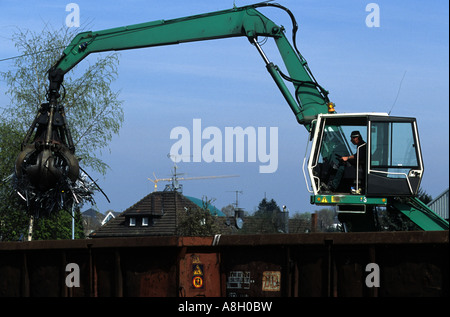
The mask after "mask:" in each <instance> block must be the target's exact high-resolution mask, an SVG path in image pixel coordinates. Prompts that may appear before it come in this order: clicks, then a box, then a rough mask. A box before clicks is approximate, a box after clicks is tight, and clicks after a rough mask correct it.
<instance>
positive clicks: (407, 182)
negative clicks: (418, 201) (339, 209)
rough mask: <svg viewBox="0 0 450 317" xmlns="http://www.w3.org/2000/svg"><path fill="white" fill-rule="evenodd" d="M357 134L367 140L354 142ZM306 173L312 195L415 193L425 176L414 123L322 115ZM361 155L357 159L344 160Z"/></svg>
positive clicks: (382, 117) (384, 117)
mask: <svg viewBox="0 0 450 317" xmlns="http://www.w3.org/2000/svg"><path fill="white" fill-rule="evenodd" d="M356 132H358V133H359V134H360V136H361V138H362V140H363V142H361V143H360V144H359V145H355V144H354V143H353V142H351V138H350V136H351V134H352V133H356ZM312 133H313V140H314V142H313V144H312V147H311V154H310V156H309V161H308V173H309V178H310V183H311V186H312V191H313V192H314V195H326V194H342V195H364V196H366V197H391V196H411V195H416V194H417V192H418V190H419V185H420V181H421V178H422V174H423V164H422V156H421V151H420V144H419V138H418V132H417V125H416V120H415V119H414V118H406V117H391V116H388V115H387V114H373V113H370V114H319V115H318V117H317V121H316V122H315V124H314V130H313V132H312ZM355 153H356V154H357V155H356V157H355V160H352V161H350V160H349V161H346V162H344V161H343V160H342V157H348V156H352V155H354V154H355Z"/></svg>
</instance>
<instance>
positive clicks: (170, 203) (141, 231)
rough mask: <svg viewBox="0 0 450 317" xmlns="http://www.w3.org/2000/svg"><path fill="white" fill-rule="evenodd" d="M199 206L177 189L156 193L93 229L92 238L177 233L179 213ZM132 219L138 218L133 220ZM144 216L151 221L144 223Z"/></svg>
mask: <svg viewBox="0 0 450 317" xmlns="http://www.w3.org/2000/svg"><path fill="white" fill-rule="evenodd" d="M197 207H198V205H197V204H195V203H194V202H192V201H191V200H190V199H187V198H186V197H184V196H183V195H182V194H180V193H178V192H176V191H165V192H153V193H151V194H149V195H147V196H145V197H144V198H142V199H141V200H139V201H138V202H137V203H135V204H134V205H133V206H131V207H129V208H127V209H126V210H125V211H124V212H122V213H121V214H120V215H118V216H116V218H114V219H111V220H110V221H108V222H107V223H106V224H105V225H104V226H102V227H100V228H99V229H98V230H96V231H95V232H93V233H92V234H91V235H90V237H91V238H99V237H130V236H167V235H175V234H176V229H177V226H176V223H177V220H176V213H177V211H183V210H185V208H197ZM130 218H134V219H135V221H136V222H135V223H134V225H133V223H131V225H130ZM142 218H146V220H147V222H146V223H143V222H142Z"/></svg>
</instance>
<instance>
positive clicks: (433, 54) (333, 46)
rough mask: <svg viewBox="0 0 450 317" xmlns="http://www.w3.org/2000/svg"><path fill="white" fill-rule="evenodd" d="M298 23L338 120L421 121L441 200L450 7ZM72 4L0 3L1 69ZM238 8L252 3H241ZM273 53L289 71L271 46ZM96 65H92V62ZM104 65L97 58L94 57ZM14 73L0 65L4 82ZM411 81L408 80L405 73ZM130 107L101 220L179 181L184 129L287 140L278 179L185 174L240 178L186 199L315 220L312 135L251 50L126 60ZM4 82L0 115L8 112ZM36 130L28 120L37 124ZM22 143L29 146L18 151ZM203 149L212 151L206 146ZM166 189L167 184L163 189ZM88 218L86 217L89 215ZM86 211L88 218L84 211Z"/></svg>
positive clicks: (145, 13)
mask: <svg viewBox="0 0 450 317" xmlns="http://www.w3.org/2000/svg"><path fill="white" fill-rule="evenodd" d="M74 2H75V3H77V4H78V6H79V8H80V22H81V24H82V25H88V29H91V30H93V31H95V30H101V29H106V28H112V27H118V26H123V25H129V24H135V23H141V22H147V21H153V20H159V19H171V18H178V17H183V16H189V15H193V14H199V13H206V12H212V11H216V10H223V9H229V8H231V7H232V6H233V0H226V1H209V0H196V1H192V2H188V1H180V0H167V1H141V0H135V1H84V0H83V1H81V0H80V1H74ZM279 2H280V4H282V5H284V6H286V7H288V8H289V9H290V10H291V11H292V12H293V13H294V15H295V16H296V18H297V22H298V23H299V31H298V33H297V45H298V47H299V50H300V51H301V53H302V54H303V56H304V57H305V58H306V59H307V61H308V63H309V66H310V68H311V70H312V71H313V73H314V75H315V77H316V79H317V80H318V81H319V83H320V84H321V85H322V86H323V87H325V88H326V89H327V90H328V91H329V92H330V95H329V96H330V99H331V100H332V101H334V102H335V104H336V106H337V108H336V110H337V111H338V112H341V113H342V112H368V111H371V112H372V111H373V112H388V111H389V110H390V109H391V107H392V105H393V103H394V100H395V99H396V96H397V92H398V89H399V86H400V82H401V80H402V77H403V75H404V74H405V77H404V79H403V82H402V85H401V89H400V93H399V95H398V99H397V101H396V103H395V106H394V108H393V110H392V113H391V114H392V115H399V116H412V117H416V118H417V120H418V125H419V133H420V136H421V141H422V143H421V145H422V152H423V158H424V163H425V175H424V178H423V182H422V187H423V189H424V190H425V191H426V192H427V193H429V194H431V195H432V196H433V197H435V196H437V195H439V194H440V193H441V192H443V191H444V190H445V189H447V188H448V183H449V167H448V166H449V123H448V122H449V90H448V87H449V34H448V30H449V7H448V2H447V1H443V0H434V1H427V2H426V1H384V0H383V1H373V2H375V3H376V4H378V6H379V8H380V26H379V27H376V28H369V27H367V26H366V24H365V19H366V16H367V15H368V14H369V12H366V11H365V8H366V5H367V4H368V3H370V2H372V1H356V0H355V1H340V2H336V1H332V0H304V1H299V0H295V1H294V0H285V1H281V0H280V1H279ZM68 3H70V1H49V0H41V1H31V0H26V1H12V0H11V1H9V0H0V9H1V10H0V47H1V50H0V59H2V58H7V57H11V56H15V55H17V50H16V49H15V47H14V46H13V44H12V42H11V40H10V37H11V34H12V33H13V32H14V30H15V27H20V28H24V29H27V28H29V29H33V30H39V29H42V28H43V25H44V24H45V23H50V24H51V25H52V26H54V27H55V28H57V27H59V26H62V25H64V22H65V19H66V16H67V15H68V14H69V13H68V12H66V11H65V8H66V5H67V4H68ZM235 3H236V5H237V6H242V5H246V4H250V3H252V2H250V1H240V0H236V1H235ZM261 11H262V12H263V13H264V14H265V15H266V16H268V17H269V18H270V19H272V20H273V21H274V22H275V23H277V24H279V25H284V26H285V27H286V29H287V30H288V32H289V33H290V26H291V24H290V20H289V18H288V16H287V15H286V14H284V13H283V12H282V11H279V10H277V9H261ZM263 48H264V50H265V52H266V53H267V55H268V57H269V59H270V60H272V61H273V62H274V63H275V64H278V65H280V66H281V67H282V66H283V64H282V61H281V59H280V56H279V54H278V52H277V51H276V49H275V47H274V45H273V43H272V41H271V40H270V39H269V40H268V41H267V43H266V44H265V45H264V47H263ZM89 58H91V57H89ZM92 58H95V57H92ZM11 65H12V63H11V62H0V70H1V71H6V70H8V68H9V67H11ZM405 72H406V73H405ZM113 85H114V89H117V90H120V91H121V94H120V98H121V99H122V100H124V104H123V107H124V111H125V122H124V125H123V128H122V130H121V132H120V135H119V136H116V137H114V139H113V141H112V142H111V144H110V150H111V151H110V152H109V151H104V153H103V154H102V158H103V159H104V160H105V162H106V163H108V164H109V165H110V167H111V170H109V171H108V172H107V174H106V176H104V177H103V176H101V175H97V174H95V173H92V174H91V175H92V176H93V177H94V178H96V179H98V182H99V184H100V185H101V187H102V188H103V190H104V191H105V192H106V193H107V195H108V196H109V198H110V199H111V203H109V204H108V203H107V202H106V200H105V199H104V198H103V197H102V196H101V195H98V196H96V200H97V206H98V208H99V210H100V211H102V212H104V211H106V210H108V209H113V210H115V211H123V210H125V209H126V208H127V207H129V206H131V205H132V204H134V203H135V202H137V201H138V200H140V199H141V198H142V197H143V196H145V195H146V194H148V193H150V192H151V191H153V183H151V182H150V181H148V180H147V178H148V177H153V173H155V174H156V175H157V176H158V177H159V178H166V177H170V174H171V169H172V167H173V163H172V162H171V161H170V160H169V159H168V157H167V154H168V153H169V151H170V148H171V146H172V145H173V144H174V142H175V141H176V140H171V139H170V137H169V136H170V132H171V130H172V129H173V128H175V127H177V126H183V127H186V128H188V129H189V130H191V131H192V124H193V119H195V118H199V119H201V121H202V128H206V127H208V126H213V127H218V128H219V129H220V130H221V131H222V132H223V131H225V127H237V126H241V127H244V128H245V127H254V128H257V127H266V128H267V131H268V130H269V127H277V128H278V141H279V142H278V143H279V144H278V169H277V171H276V172H275V173H271V174H261V173H259V165H260V162H254V163H252V162H244V163H237V162H228V163H226V162H223V163H216V162H213V163H205V162H190V163H187V162H181V163H179V164H178V167H179V172H182V173H185V175H184V176H185V177H197V176H213V175H235V174H237V175H240V176H239V177H238V178H223V179H214V180H192V181H185V182H183V186H184V193H185V194H186V195H189V196H193V197H199V198H201V197H203V196H207V197H208V198H213V199H215V203H214V204H215V205H216V206H217V207H218V208H221V207H223V206H225V205H227V204H229V203H233V202H234V200H235V193H234V192H233V191H235V190H239V191H242V192H243V194H241V195H239V205H240V206H241V207H243V208H245V210H247V211H249V212H252V211H253V210H254V209H255V208H256V206H257V205H258V203H259V202H260V201H261V199H262V198H263V197H264V196H266V197H267V198H269V199H270V198H273V199H275V200H276V201H277V203H278V204H279V205H280V206H281V205H287V207H288V209H289V210H290V212H291V214H292V213H295V212H306V211H309V212H311V211H313V210H314V209H315V207H314V206H312V205H310V204H309V193H308V191H307V190H306V186H305V180H304V178H303V174H302V171H301V166H302V160H303V157H304V155H305V149H306V140H307V133H306V130H305V128H304V127H302V126H300V125H298V124H297V122H296V120H295V118H294V116H293V114H292V113H291V110H290V109H289V107H288V105H287V104H286V103H285V101H284V99H283V98H282V96H281V94H280V93H279V91H278V89H277V88H276V86H275V84H274V82H273V81H272V79H271V77H270V75H269V74H268V73H267V71H266V69H265V67H264V63H263V61H262V60H261V58H260V56H259V55H258V53H257V51H256V50H255V48H254V47H252V46H251V45H250V44H249V43H248V41H247V40H246V39H245V38H234V39H223V40H216V41H207V42H197V43H189V44H182V45H176V46H167V47H157V48H148V49H140V50H134V51H122V52H120V66H119V78H118V80H117V81H116V82H115V83H114V84H113ZM5 91H6V86H5V83H4V82H0V105H1V106H2V107H4V106H7V105H8V102H9V100H8V97H7V96H5V94H4V92H5ZM30 120H31V118H30ZM18 142H20V141H18ZM203 144H204V143H203ZM165 184H166V183H164V182H160V183H159V184H158V189H163V188H164V185H165ZM87 207H88V206H86V207H85V208H87ZM85 208H84V209H85Z"/></svg>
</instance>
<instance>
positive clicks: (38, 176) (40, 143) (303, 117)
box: [15, 2, 449, 231]
mask: <svg viewBox="0 0 450 317" xmlns="http://www.w3.org/2000/svg"><path fill="white" fill-rule="evenodd" d="M265 7H272V8H277V9H282V10H284V11H285V12H286V13H287V14H288V15H289V16H290V18H291V21H292V25H293V29H292V42H289V40H288V39H287V37H286V36H285V29H284V28H283V27H282V26H279V25H277V24H275V23H274V22H272V21H271V20H270V19H268V18H267V17H266V16H265V15H263V14H262V13H261V12H260V10H259V9H260V8H265ZM296 32H297V22H296V20H295V17H294V15H293V14H292V12H291V11H289V10H288V9H287V8H285V7H283V6H281V5H279V4H274V3H268V2H264V3H258V4H254V5H249V6H244V7H234V8H232V9H230V10H224V11H218V12H212V13H206V14H200V15H194V16H188V17H184V18H178V19H171V20H158V21H153V22H147V23H141V24H135V25H129V26H124V27H117V28H113V29H106V30H101V31H97V32H82V33H79V34H78V35H76V36H75V38H74V39H73V40H72V42H71V43H70V44H69V45H68V46H67V47H66V49H65V50H64V52H63V53H62V56H61V58H60V59H59V60H58V62H57V63H56V64H55V65H53V66H52V67H51V69H49V71H48V78H49V81H50V83H49V89H48V97H47V99H48V102H46V103H44V104H42V105H41V106H40V109H39V111H38V113H37V115H36V118H35V119H34V121H33V123H32V125H31V126H30V129H29V131H28V133H27V135H26V136H25V138H24V140H23V142H22V151H21V152H20V154H19V155H18V158H17V160H16V166H15V179H16V184H17V186H16V188H17V191H18V193H19V194H20V195H21V196H22V197H23V198H24V199H26V200H28V202H29V203H30V201H29V200H30V199H34V200H35V202H39V203H40V204H41V206H42V197H43V196H44V195H48V193H49V192H54V193H55V195H57V197H56V196H55V195H53V196H48V197H50V199H52V200H58V201H61V202H62V203H61V204H60V205H57V206H56V207H55V208H67V206H69V205H70V204H73V203H78V202H80V201H81V200H83V199H84V198H85V197H87V196H89V195H90V193H89V192H88V193H86V192H85V193H84V194H85V195H84V196H83V191H82V190H81V189H80V188H79V187H80V186H78V187H77V182H78V181H79V179H80V169H81V168H80V166H79V162H78V159H77V157H76V155H75V146H74V143H73V141H72V138H71V134H70V131H69V128H68V126H67V122H66V116H65V113H64V107H63V106H62V103H61V102H60V99H61V98H62V96H61V94H63V92H61V91H60V90H61V87H63V80H64V75H65V74H66V73H67V72H69V71H70V70H71V69H72V68H73V67H74V66H75V65H77V64H78V63H79V62H80V61H82V60H83V59H84V58H85V57H86V56H88V55H89V54H91V53H97V52H104V51H119V50H130V49H138V48H144V47H153V46H161V45H174V44H181V43H184V42H194V41H205V40H214V39H222V38H232V37H246V38H247V39H248V41H249V44H251V45H253V46H254V47H255V48H256V51H257V52H258V54H259V55H260V56H261V57H262V60H263V62H264V64H265V67H266V68H267V71H268V72H269V74H270V76H271V77H272V79H273V80H274V81H275V84H276V85H277V87H278V88H279V90H280V92H281V94H282V96H283V97H284V99H285V101H286V102H287V104H288V105H289V107H290V109H291V110H292V112H293V114H294V116H295V118H296V120H297V122H298V123H299V124H301V125H303V126H304V127H305V128H306V132H307V133H308V134H309V141H308V150H307V155H305V158H304V162H303V174H304V177H305V181H306V187H307V190H308V191H310V193H311V203H312V204H316V205H324V206H325V205H326V206H336V208H337V212H338V214H339V218H340V220H341V221H342V223H343V224H344V225H346V227H347V228H348V229H347V230H351V231H373V230H376V224H375V222H374V220H373V219H374V217H373V215H374V213H375V210H376V208H385V209H387V210H389V211H392V212H397V213H400V214H403V215H404V216H406V217H407V218H409V219H411V220H412V222H414V223H415V224H416V225H417V226H418V227H420V228H421V229H423V230H448V228H449V226H448V222H447V221H446V220H444V219H442V218H440V217H439V216H438V215H437V214H436V213H434V212H433V211H432V210H430V209H429V208H428V207H427V206H426V205H425V204H423V203H421V201H420V200H419V199H418V198H417V194H418V191H419V186H420V183H421V179H422V176H423V171H424V166H423V161H422V154H421V149H420V142H419V132H418V127H417V123H416V119H415V118H409V117H393V116H389V115H388V114H386V113H373V112H370V113H342V114H341V113H337V112H336V111H335V109H334V104H333V103H332V102H331V101H330V100H329V98H328V92H327V91H326V90H325V89H324V88H323V87H322V86H321V85H320V84H319V83H318V82H317V80H316V79H315V78H314V76H313V74H312V72H311V70H310V69H309V67H308V64H307V62H306V60H305V59H304V58H303V56H302V55H301V54H300V52H299V50H298V49H297V45H296ZM258 38H271V39H273V40H274V41H275V44H276V46H277V48H278V50H279V53H280V55H281V57H282V60H283V62H284V66H285V68H286V69H287V74H285V73H283V72H282V70H281V69H280V68H279V67H278V66H277V65H275V64H274V63H272V62H271V61H270V59H269V57H268V56H267V55H266V54H265V52H264V51H263V49H262V47H261V45H260V43H259V42H258ZM287 84H289V85H292V86H293V88H292V86H291V89H292V90H293V93H291V90H290V89H288V87H287ZM352 137H354V139H355V142H356V141H358V143H353V138H352ZM352 143H353V144H357V149H356V151H354V150H352V148H353V146H352Z"/></svg>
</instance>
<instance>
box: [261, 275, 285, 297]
mask: <svg viewBox="0 0 450 317" xmlns="http://www.w3.org/2000/svg"><path fill="white" fill-rule="evenodd" d="M280 289H281V272H280V271H265V272H263V280H262V290H263V291H266V292H279V291H280Z"/></svg>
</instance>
